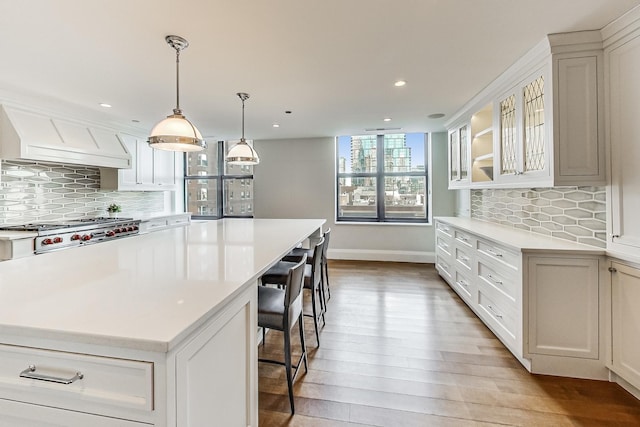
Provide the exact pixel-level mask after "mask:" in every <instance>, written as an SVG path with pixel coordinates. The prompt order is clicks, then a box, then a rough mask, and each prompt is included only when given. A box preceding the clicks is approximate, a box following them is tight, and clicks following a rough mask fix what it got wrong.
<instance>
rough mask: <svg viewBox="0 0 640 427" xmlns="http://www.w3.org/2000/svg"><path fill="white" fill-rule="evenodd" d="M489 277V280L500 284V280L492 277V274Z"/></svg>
mask: <svg viewBox="0 0 640 427" xmlns="http://www.w3.org/2000/svg"><path fill="white" fill-rule="evenodd" d="M489 279H491V281H492V282H493V283H497V284H498V285H502V280H498V279H496V278H495V277H493V276H492V275H489Z"/></svg>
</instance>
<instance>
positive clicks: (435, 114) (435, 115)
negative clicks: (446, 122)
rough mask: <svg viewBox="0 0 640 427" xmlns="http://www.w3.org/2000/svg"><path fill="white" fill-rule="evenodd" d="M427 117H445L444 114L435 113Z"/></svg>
mask: <svg viewBox="0 0 640 427" xmlns="http://www.w3.org/2000/svg"><path fill="white" fill-rule="evenodd" d="M427 117H429V118H430V119H441V118H443V117H444V114H443V113H433V114H429V115H428V116H427Z"/></svg>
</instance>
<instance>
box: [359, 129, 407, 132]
mask: <svg viewBox="0 0 640 427" xmlns="http://www.w3.org/2000/svg"><path fill="white" fill-rule="evenodd" d="M400 129H402V128H368V129H365V130H364V131H365V132H386V131H389V130H400Z"/></svg>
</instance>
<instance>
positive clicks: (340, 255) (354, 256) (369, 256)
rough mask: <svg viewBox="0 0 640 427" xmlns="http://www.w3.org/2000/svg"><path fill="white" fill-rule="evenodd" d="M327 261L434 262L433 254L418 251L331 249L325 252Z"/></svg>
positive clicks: (434, 255) (434, 256)
mask: <svg viewBox="0 0 640 427" xmlns="http://www.w3.org/2000/svg"><path fill="white" fill-rule="evenodd" d="M327 258H329V259H341V260H349V261H391V262H414V263H422V264H433V263H435V260H436V254H435V252H420V251H385V250H373V249H331V248H329V250H328V252H327Z"/></svg>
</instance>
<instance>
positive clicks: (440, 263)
mask: <svg viewBox="0 0 640 427" xmlns="http://www.w3.org/2000/svg"><path fill="white" fill-rule="evenodd" d="M436 268H437V269H438V271H439V272H440V275H441V276H442V277H443V278H444V279H445V280H446V281H447V282H449V283H451V282H453V269H452V268H451V265H450V264H449V262H447V261H446V260H445V259H444V258H442V257H441V256H440V255H436Z"/></svg>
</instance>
